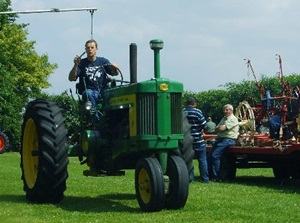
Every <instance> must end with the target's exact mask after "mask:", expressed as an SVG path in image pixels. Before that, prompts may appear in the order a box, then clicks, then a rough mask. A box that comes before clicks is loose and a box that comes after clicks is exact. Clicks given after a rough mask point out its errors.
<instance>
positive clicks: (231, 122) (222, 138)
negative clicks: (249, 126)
mask: <svg viewBox="0 0 300 223" xmlns="http://www.w3.org/2000/svg"><path fill="white" fill-rule="evenodd" d="M223 112H224V117H223V118H222V119H221V121H220V122H219V124H218V125H217V127H216V132H217V138H216V141H215V143H214V145H213V147H212V150H211V152H210V153H209V154H208V165H209V177H210V179H211V181H220V163H221V162H220V159H221V156H222V155H223V153H224V152H225V151H226V150H227V149H228V147H229V146H232V145H235V141H236V139H237V138H238V135H239V121H238V119H237V118H236V117H235V116H234V114H233V106H232V105H230V104H226V105H224V106H223Z"/></svg>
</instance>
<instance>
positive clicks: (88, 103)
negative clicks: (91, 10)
mask: <svg viewBox="0 0 300 223" xmlns="http://www.w3.org/2000/svg"><path fill="white" fill-rule="evenodd" d="M85 109H86V110H88V111H89V110H91V109H92V103H91V102H90V101H87V102H85Z"/></svg>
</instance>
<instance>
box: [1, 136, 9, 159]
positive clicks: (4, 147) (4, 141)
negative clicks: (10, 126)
mask: <svg viewBox="0 0 300 223" xmlns="http://www.w3.org/2000/svg"><path fill="white" fill-rule="evenodd" d="M8 147H9V139H8V136H7V135H6V134H5V133H4V132H2V131H0V154H2V153H4V152H5V151H6V150H7V149H8Z"/></svg>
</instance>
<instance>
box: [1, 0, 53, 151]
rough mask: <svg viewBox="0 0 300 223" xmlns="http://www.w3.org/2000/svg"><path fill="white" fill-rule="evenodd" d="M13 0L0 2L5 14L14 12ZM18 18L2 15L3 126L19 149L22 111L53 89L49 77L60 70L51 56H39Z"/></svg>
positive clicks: (14, 145)
mask: <svg viewBox="0 0 300 223" xmlns="http://www.w3.org/2000/svg"><path fill="white" fill-rule="evenodd" d="M10 3H11V2H10V1H9V0H1V1H0V9H1V11H11V9H10V8H9V7H10ZM16 18H17V16H16V15H13V14H8V15H0V30H1V31H0V49H1V54H0V88H1V91H0V102H1V103H0V114H1V116H0V124H1V126H0V127H1V128H2V129H3V130H4V131H5V132H6V133H7V135H8V136H9V138H10V142H11V149H13V150H17V149H18V148H19V141H20V140H19V139H20V135H21V124H22V111H23V109H24V107H25V106H26V104H27V102H28V101H29V100H30V99H31V98H37V97H39V95H40V94H41V89H43V88H48V87H49V86H50V84H49V82H48V77H49V75H50V74H51V73H52V72H53V70H54V69H55V68H56V67H57V65H56V64H51V63H49V62H48V56H47V55H41V56H40V55H38V54H37V53H36V52H35V49H34V45H35V42H34V41H28V40H27V35H28V32H27V30H26V29H25V27H26V25H24V24H21V25H19V24H16V23H15V19H16Z"/></svg>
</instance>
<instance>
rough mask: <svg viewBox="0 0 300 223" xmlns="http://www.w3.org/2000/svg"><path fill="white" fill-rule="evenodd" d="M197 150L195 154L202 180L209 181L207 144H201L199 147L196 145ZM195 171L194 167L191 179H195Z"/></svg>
mask: <svg viewBox="0 0 300 223" xmlns="http://www.w3.org/2000/svg"><path fill="white" fill-rule="evenodd" d="M193 149H194V150H195V156H196V158H197V160H198V165H199V172H200V181H201V182H205V183H208V182H209V177H208V169H207V159H206V146H205V144H204V145H201V146H199V147H196V148H195V147H194V148H193ZM194 178H195V173H194V168H193V169H192V170H191V171H190V181H194Z"/></svg>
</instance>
